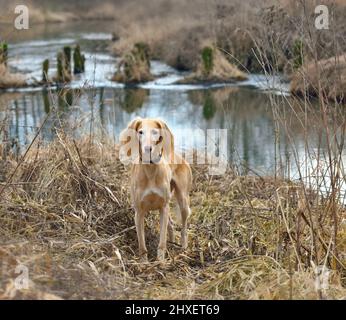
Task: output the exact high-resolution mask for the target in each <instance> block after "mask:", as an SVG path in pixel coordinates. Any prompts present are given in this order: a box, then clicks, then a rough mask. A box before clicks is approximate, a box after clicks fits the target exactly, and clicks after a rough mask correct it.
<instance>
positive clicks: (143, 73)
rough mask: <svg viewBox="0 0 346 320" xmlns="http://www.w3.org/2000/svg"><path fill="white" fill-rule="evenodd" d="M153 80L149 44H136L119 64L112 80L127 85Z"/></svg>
mask: <svg viewBox="0 0 346 320" xmlns="http://www.w3.org/2000/svg"><path fill="white" fill-rule="evenodd" d="M152 79H153V76H152V74H151V72H150V53H149V47H148V46H147V44H145V43H142V42H139V43H136V44H135V45H134V47H133V49H132V50H131V51H130V52H129V53H126V54H125V56H124V57H123V58H122V59H121V61H120V62H119V64H118V70H117V71H116V73H115V75H114V76H113V78H112V80H113V81H117V82H122V83H126V84H135V83H140V82H147V81H150V80H152Z"/></svg>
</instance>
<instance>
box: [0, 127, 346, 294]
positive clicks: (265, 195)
mask: <svg viewBox="0 0 346 320" xmlns="http://www.w3.org/2000/svg"><path fill="white" fill-rule="evenodd" d="M7 158H8V160H7V161H6V162H4V161H3V160H2V164H1V165H2V167H4V168H6V170H4V174H3V176H2V181H3V182H1V184H0V193H1V198H0V199H1V200H0V237H1V241H0V243H1V246H0V256H1V263H2V268H3V269H2V270H3V272H2V273H1V278H0V284H1V286H0V297H1V298H2V299H11V298H20V299H21V298H34V299H55V298H64V299H72V298H83V299H95V298H102V299H114V298H125V299H142V298H153V299H157V298H161V299H164V298H166V299H176V298H180V299H196V298H201V299H206V298H213V299H258V298H259V299H288V298H290V295H291V296H292V298H295V299H307V298H311V299H317V298H318V297H320V295H322V297H323V298H328V299H344V298H346V289H345V288H344V286H345V281H346V279H345V269H343V267H342V266H341V264H342V263H343V264H345V263H346V261H345V260H346V257H345V256H342V255H340V256H339V257H338V261H339V262H337V261H336V260H335V257H334V258H333V253H332V252H331V251H329V250H328V245H327V248H326V247H325V246H324V245H323V244H322V243H327V244H328V243H329V240H330V235H331V232H332V225H331V222H330V219H329V218H328V215H327V218H326V219H325V221H324V223H323V227H321V228H320V229H318V230H313V232H317V233H318V235H319V237H320V238H321V241H320V242H318V243H317V247H318V248H317V250H318V252H319V254H320V255H319V258H316V256H315V253H314V252H315V250H314V248H313V244H312V233H311V232H312V231H311V230H312V229H311V228H310V227H309V223H310V222H309V219H306V220H305V218H306V217H307V215H308V213H307V212H306V210H307V209H306V206H305V204H304V200H303V199H304V198H303V197H300V193H301V188H300V186H299V185H297V184H294V183H291V182H288V181H282V180H274V179H272V178H258V177H242V176H237V175H235V174H234V173H233V172H232V171H231V170H229V171H228V172H227V174H225V175H223V176H209V175H208V173H207V168H205V167H201V166H200V167H194V168H193V174H194V187H193V191H192V194H191V199H192V216H191V219H190V226H189V236H190V242H189V248H188V249H187V251H186V252H182V251H181V249H180V247H179V245H178V244H177V243H179V239H176V241H175V243H170V244H169V247H168V251H169V254H168V256H169V258H168V260H167V262H166V263H164V264H160V263H158V262H155V261H154V257H155V252H156V247H157V244H158V235H159V231H158V230H159V225H158V224H159V222H158V220H159V219H158V215H156V214H151V215H149V216H148V218H147V220H146V225H147V226H146V228H147V233H146V235H147V244H148V249H149V259H150V260H151V262H150V263H149V264H147V265H142V264H140V263H138V260H137V255H136V252H137V240H136V233H135V229H134V222H133V216H134V214H133V210H132V209H131V205H130V201H129V192H128V173H127V170H126V169H125V168H124V166H123V165H122V164H121V163H120V162H119V161H118V160H117V148H116V146H115V145H114V144H113V143H111V142H107V141H102V142H101V141H97V140H95V141H90V140H88V139H82V140H80V141H73V140H72V139H70V138H68V137H65V136H64V134H63V133H61V132H58V137H57V139H56V141H54V142H53V143H51V144H50V145H48V146H41V145H40V144H38V143H35V144H34V146H33V147H32V148H31V150H30V151H29V153H28V154H27V155H26V158H25V159H24V160H23V162H17V161H15V160H14V159H12V160H11V159H10V158H11V157H10V156H9V155H8V157H7ZM18 165H19V167H18ZM14 172H15V173H14ZM13 173H14V174H13ZM5 181H7V183H6V182H5ZM308 198H309V199H310V202H311V204H312V205H311V207H310V208H311V213H312V216H313V217H314V219H318V217H319V216H320V214H321V212H326V210H327V211H328V203H326V202H325V201H324V199H322V198H319V197H317V195H316V194H314V193H309V194H308ZM338 213H339V217H340V220H342V219H345V217H346V216H345V211H344V209H343V208H341V207H340V208H338ZM304 217H305V218H304ZM298 226H299V228H298ZM177 229H179V224H177ZM337 248H338V250H339V252H345V249H346V228H345V224H344V225H343V229H341V230H340V233H339V234H338V243H337ZM310 260H312V261H315V264H318V265H323V264H326V266H327V267H329V268H330V269H332V270H331V277H330V279H329V280H330V281H329V287H328V288H327V289H325V290H322V291H321V292H318V291H316V288H315V278H316V277H315V275H314V272H313V269H312V267H311V263H310ZM18 264H24V265H25V266H27V267H28V268H29V275H30V281H31V282H30V287H29V289H28V290H16V289H15V286H14V279H15V277H16V276H17V275H16V274H15V273H14V270H15V267H16V266H17V265H18Z"/></svg>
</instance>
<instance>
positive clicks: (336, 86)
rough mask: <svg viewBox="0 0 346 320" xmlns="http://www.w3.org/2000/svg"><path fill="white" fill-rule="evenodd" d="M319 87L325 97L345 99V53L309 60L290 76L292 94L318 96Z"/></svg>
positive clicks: (336, 99) (343, 100) (337, 99)
mask: <svg viewBox="0 0 346 320" xmlns="http://www.w3.org/2000/svg"><path fill="white" fill-rule="evenodd" d="M320 87H321V89H322V92H323V96H324V97H326V98H327V99H329V100H334V101H339V102H345V101H346V55H342V56H339V57H333V58H329V59H324V60H320V61H318V62H316V63H315V62H310V63H308V64H307V65H304V66H303V67H302V68H300V69H299V70H298V71H296V72H295V73H294V75H293V76H292V80H291V91H292V92H293V93H294V94H297V95H301V96H304V95H305V94H307V95H310V96H313V97H318V93H319V88H320Z"/></svg>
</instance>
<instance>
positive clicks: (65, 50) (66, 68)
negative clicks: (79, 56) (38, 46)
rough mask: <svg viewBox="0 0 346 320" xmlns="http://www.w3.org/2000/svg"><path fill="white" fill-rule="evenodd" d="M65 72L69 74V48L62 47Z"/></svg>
mask: <svg viewBox="0 0 346 320" xmlns="http://www.w3.org/2000/svg"><path fill="white" fill-rule="evenodd" d="M64 59H65V70H66V71H67V73H68V74H71V47H69V46H65V47H64Z"/></svg>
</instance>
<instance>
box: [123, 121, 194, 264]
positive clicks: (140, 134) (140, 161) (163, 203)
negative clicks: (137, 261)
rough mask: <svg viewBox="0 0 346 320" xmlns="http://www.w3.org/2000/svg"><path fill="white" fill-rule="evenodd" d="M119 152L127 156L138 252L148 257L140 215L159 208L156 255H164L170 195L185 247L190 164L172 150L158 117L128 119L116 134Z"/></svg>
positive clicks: (169, 226)
mask: <svg viewBox="0 0 346 320" xmlns="http://www.w3.org/2000/svg"><path fill="white" fill-rule="evenodd" d="M120 148H121V149H122V154H123V156H125V157H127V159H131V160H130V162H131V163H132V168H131V178H130V179H131V182H130V185H131V200H132V205H133V207H134V210H135V225H136V231H137V237H138V247H139V256H140V258H141V260H142V261H144V262H147V261H148V250H147V247H146V244H145V231H144V218H145V215H146V214H148V213H149V212H150V211H153V210H159V212H160V241H159V245H158V250H157V259H158V260H159V261H162V260H164V259H165V254H166V251H167V233H168V240H169V241H171V242H173V241H174V228H173V221H172V219H171V217H170V213H169V202H170V200H171V198H172V197H173V196H174V197H175V199H176V201H177V204H178V207H179V211H180V216H181V223H182V228H181V246H182V248H183V249H186V248H187V245H188V235H187V220H188V217H189V215H190V212H191V210H190V199H189V192H190V190H191V186H192V171H191V167H190V165H189V164H188V163H187V162H186V161H185V160H184V159H183V158H182V157H181V156H179V155H178V154H176V153H175V152H174V137H173V134H172V132H171V130H170V129H169V128H168V126H167V124H166V123H165V122H164V121H162V120H160V119H142V118H136V119H134V120H132V121H131V122H130V123H129V124H128V126H127V128H126V129H125V130H124V131H122V133H121V134H120Z"/></svg>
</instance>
